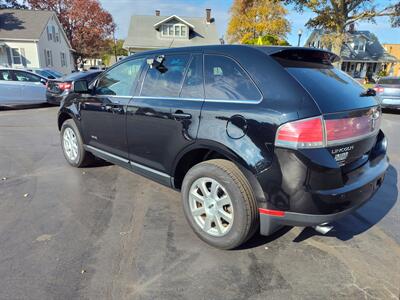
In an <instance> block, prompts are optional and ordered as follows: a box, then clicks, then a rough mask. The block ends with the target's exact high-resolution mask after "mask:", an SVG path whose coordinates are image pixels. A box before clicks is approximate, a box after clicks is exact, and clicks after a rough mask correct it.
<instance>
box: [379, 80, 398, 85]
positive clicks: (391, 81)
mask: <svg viewBox="0 0 400 300" xmlns="http://www.w3.org/2000/svg"><path fill="white" fill-rule="evenodd" d="M378 84H393V85H400V78H381V79H379V81H378Z"/></svg>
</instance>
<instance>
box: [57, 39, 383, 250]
mask: <svg viewBox="0 0 400 300" xmlns="http://www.w3.org/2000/svg"><path fill="white" fill-rule="evenodd" d="M337 59H338V57H337V56H336V55H334V54H332V53H330V52H326V51H322V50H318V49H306V48H296V47H290V48H285V47H250V46H239V45H226V46H222V45H220V46H204V47H191V48H174V49H166V50H157V51H151V52H143V53H139V54H135V55H133V56H130V57H129V58H127V59H125V60H123V61H121V62H119V63H118V64H116V65H115V66H113V67H112V68H110V69H109V70H108V71H106V72H104V73H103V74H102V75H101V76H99V77H98V78H97V79H96V80H95V81H94V82H93V83H92V84H90V85H89V86H88V85H87V83H86V82H85V81H77V82H75V85H74V88H75V92H76V93H77V96H76V97H75V98H74V99H72V98H71V99H68V101H65V102H64V103H63V105H62V106H61V108H60V110H59V115H58V128H59V129H60V131H61V132H60V135H61V144H62V149H63V152H64V155H65V158H66V160H67V161H68V163H69V164H71V165H72V166H74V167H83V166H87V165H88V164H90V163H91V162H92V159H93V156H97V157H100V158H102V159H105V160H107V161H110V162H112V163H115V164H117V165H120V166H122V167H124V168H126V169H128V170H131V171H133V172H136V173H138V174H141V175H143V176H146V177H148V178H151V179H153V180H155V181H157V182H159V183H162V184H164V185H166V186H169V187H172V188H174V189H176V190H180V191H181V193H182V201H183V208H184V213H185V216H186V218H187V220H188V222H189V224H190V226H191V227H192V229H193V230H194V232H195V233H196V234H197V235H198V236H199V237H200V238H201V239H203V240H204V241H206V242H207V243H209V244H211V245H213V246H215V247H218V248H222V249H231V248H235V247H237V246H239V245H240V244H242V243H244V242H245V241H246V240H247V239H249V238H250V237H251V236H252V235H253V234H254V233H255V232H256V231H257V230H260V232H261V234H263V235H269V234H271V233H273V232H275V231H276V230H277V229H278V228H280V227H281V226H283V225H295V226H314V225H321V224H324V223H326V222H331V221H333V220H336V219H338V218H340V217H342V216H344V215H346V214H349V213H351V212H353V211H354V210H355V209H357V208H358V207H359V206H361V205H362V204H363V203H365V202H366V201H367V200H368V199H370V198H371V196H372V195H373V194H374V193H375V191H376V190H377V189H378V188H379V186H380V185H381V184H382V181H383V178H384V175H385V171H386V169H387V167H388V158H387V156H386V145H387V142H386V138H385V135H384V134H383V132H382V131H381V130H380V121H381V111H380V109H379V105H378V103H377V99H376V98H375V97H374V96H371V95H372V94H370V93H366V92H365V91H364V90H363V88H362V87H361V86H360V85H359V84H358V83H357V82H355V81H354V80H353V79H352V78H351V77H349V76H348V75H346V74H345V73H343V72H341V71H339V70H337V69H335V68H334V67H333V66H332V62H334V61H336V60H337ZM373 94H374V93H373ZM105 184H107V182H105ZM160 201H162V199H161V198H160ZM321 226H324V225H321ZM317 228H324V227H317Z"/></svg>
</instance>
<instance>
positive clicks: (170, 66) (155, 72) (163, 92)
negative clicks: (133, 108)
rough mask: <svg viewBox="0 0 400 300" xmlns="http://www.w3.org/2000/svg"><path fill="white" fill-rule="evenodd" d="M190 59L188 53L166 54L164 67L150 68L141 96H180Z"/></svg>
mask: <svg viewBox="0 0 400 300" xmlns="http://www.w3.org/2000/svg"><path fill="white" fill-rule="evenodd" d="M188 61H189V55H188V54H174V55H166V56H165V58H164V61H163V63H162V65H163V68H162V69H158V68H149V69H148V71H147V74H146V78H145V79H144V82H143V87H142V92H141V96H152V97H178V96H179V92H180V90H181V86H182V82H183V77H184V76H185V70H186V65H187V64H188Z"/></svg>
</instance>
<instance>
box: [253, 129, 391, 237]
mask: <svg viewBox="0 0 400 300" xmlns="http://www.w3.org/2000/svg"><path fill="white" fill-rule="evenodd" d="M281 161H282V162H283V160H281ZM388 167H389V159H388V157H387V155H386V141H385V137H384V135H383V133H381V134H380V135H379V137H378V140H377V143H376V145H375V147H374V148H373V149H372V150H371V153H370V154H369V159H368V161H367V162H366V163H364V164H363V165H362V166H359V167H358V168H356V169H355V170H353V171H351V172H349V173H346V174H342V172H341V171H340V169H339V171H337V170H334V171H336V173H335V172H334V171H332V170H331V169H326V170H325V172H324V170H322V171H321V170H319V171H318V176H319V177H320V178H319V179H318V182H319V183H320V182H321V181H326V186H327V187H328V186H329V185H331V186H330V187H332V182H334V181H335V180H334V179H335V177H336V179H337V177H341V178H340V179H341V180H342V182H343V184H341V185H340V186H335V187H334V188H327V189H313V181H312V178H313V175H312V172H315V170H314V171H313V170H310V167H305V165H304V162H301V160H299V161H295V162H293V161H292V160H291V161H290V168H288V171H289V172H290V173H291V174H296V177H298V179H296V180H294V177H292V178H290V182H289V183H286V182H282V183H281V186H280V191H279V194H278V195H279V196H277V195H275V196H274V195H272V197H271V195H270V197H269V198H268V200H267V202H266V205H265V207H260V233H261V234H263V235H269V234H271V233H273V232H274V231H275V230H276V229H277V228H279V227H280V226H281V225H290V226H304V227H306V226H314V225H319V224H322V223H329V222H332V221H335V220H337V219H340V218H342V217H343V216H345V215H348V214H350V213H352V212H353V211H355V210H357V209H358V208H359V207H360V206H362V205H363V204H364V203H366V202H367V201H368V200H369V199H371V197H372V196H373V194H374V193H375V192H376V191H377V190H378V188H379V187H380V186H381V185H382V182H383V180H384V176H385V172H386V170H387V168H388ZM280 168H283V170H282V175H283V176H284V175H285V172H286V170H285V169H286V168H287V166H285V165H284V163H281V164H280ZM304 168H305V169H306V170H305V171H304V170H303V169H304ZM303 171H304V172H303ZM324 173H326V174H325V175H324ZM289 176H290V175H289ZM324 176H325V178H324ZM336 181H337V180H336ZM290 184H292V186H290V187H289V186H288V185H290ZM335 184H336V183H335ZM335 184H334V185H335ZM314 185H315V183H314Z"/></svg>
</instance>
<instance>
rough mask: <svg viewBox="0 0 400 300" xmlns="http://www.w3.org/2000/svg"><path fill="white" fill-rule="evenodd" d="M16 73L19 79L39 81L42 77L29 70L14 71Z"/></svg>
mask: <svg viewBox="0 0 400 300" xmlns="http://www.w3.org/2000/svg"><path fill="white" fill-rule="evenodd" d="M14 75H15V77H16V78H17V80H18V81H29V82H39V81H40V77H39V76H36V75H34V74H31V73H28V72H22V71H14Z"/></svg>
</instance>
